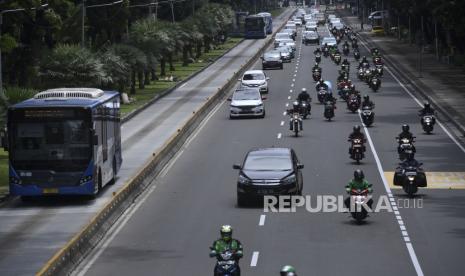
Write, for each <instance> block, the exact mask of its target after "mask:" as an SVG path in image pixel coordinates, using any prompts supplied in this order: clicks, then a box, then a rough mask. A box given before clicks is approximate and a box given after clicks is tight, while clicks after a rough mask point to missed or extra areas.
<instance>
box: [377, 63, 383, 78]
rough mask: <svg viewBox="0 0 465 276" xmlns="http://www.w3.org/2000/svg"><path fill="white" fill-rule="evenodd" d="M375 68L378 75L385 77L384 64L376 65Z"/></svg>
mask: <svg viewBox="0 0 465 276" xmlns="http://www.w3.org/2000/svg"><path fill="white" fill-rule="evenodd" d="M375 68H376V73H378V75H379V76H383V73H384V66H383V65H382V64H375Z"/></svg>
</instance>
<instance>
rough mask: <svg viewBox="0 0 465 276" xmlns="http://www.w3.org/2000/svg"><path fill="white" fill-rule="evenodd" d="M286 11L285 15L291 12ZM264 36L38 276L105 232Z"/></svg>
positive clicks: (59, 270)
mask: <svg viewBox="0 0 465 276" xmlns="http://www.w3.org/2000/svg"><path fill="white" fill-rule="evenodd" d="M292 14H293V12H291V13H290V15H289V17H288V18H290V17H291V16H292ZM286 21H287V20H284V23H283V24H282V25H281V26H280V27H279V28H278V29H277V31H276V32H278V31H279V30H280V29H281V28H282V27H284V25H285V23H286ZM276 32H275V33H274V34H273V36H271V37H269V38H267V41H266V42H265V44H264V45H263V46H262V47H261V48H260V49H259V50H258V52H257V53H256V54H255V55H254V56H253V57H252V58H251V59H250V60H249V61H248V62H246V63H245V64H243V65H242V66H241V68H240V70H238V71H237V72H235V73H234V75H233V77H232V78H231V79H229V81H228V82H227V83H226V84H225V85H223V87H221V88H219V89H218V92H217V93H216V94H215V95H213V96H212V97H211V98H207V99H206V102H205V104H204V105H203V106H202V107H200V108H199V110H197V111H194V112H193V114H192V116H191V117H190V118H189V119H188V120H187V122H186V123H185V125H184V127H182V128H180V129H178V130H177V133H175V134H173V135H172V136H171V137H170V138H169V139H168V140H167V141H166V142H165V143H164V144H163V146H162V147H161V149H160V150H159V151H158V152H154V153H153V154H152V158H151V159H150V160H148V161H147V162H146V163H145V164H144V166H143V167H142V168H141V169H140V170H139V171H138V172H137V173H136V175H135V177H133V178H132V179H130V180H128V181H127V182H126V183H125V184H124V185H123V187H122V188H121V189H120V190H119V191H117V192H115V193H114V194H113V199H112V200H110V202H108V203H107V204H105V206H104V207H103V208H102V209H101V210H100V211H99V212H98V213H97V214H96V215H95V216H94V217H93V218H92V219H91V220H90V222H89V223H87V224H86V225H85V226H84V227H83V228H82V229H81V230H80V231H79V232H78V233H77V234H76V235H75V236H74V237H73V238H72V239H71V240H70V241H69V242H68V243H67V244H66V245H65V246H64V247H63V248H61V249H60V250H59V251H58V252H57V253H56V254H55V255H54V256H53V257H52V258H51V259H50V260H49V261H48V262H47V263H46V264H45V265H44V267H42V269H41V270H40V271H39V272H38V273H37V274H36V275H40V276H52V275H67V274H69V273H71V272H72V270H73V269H74V267H75V266H76V265H77V264H79V262H81V261H82V260H83V259H84V257H85V256H86V255H87V254H88V253H89V252H90V250H91V249H92V248H93V247H95V245H96V244H97V243H98V242H99V241H100V240H101V239H102V238H103V237H104V235H105V233H106V232H107V231H108V230H109V229H110V227H111V226H112V225H113V224H114V223H115V222H116V221H117V220H118V218H119V217H120V216H121V215H122V214H123V212H124V211H125V210H126V209H127V208H128V207H129V206H130V205H131V204H132V203H133V201H134V200H135V199H136V198H137V197H138V196H139V195H140V194H141V192H142V191H144V190H145V189H146V188H147V187H148V186H149V185H150V183H151V182H152V181H153V179H154V178H155V177H156V176H157V175H158V173H160V171H161V170H162V169H163V167H165V165H166V164H167V163H168V162H169V161H170V160H171V158H172V157H173V156H174V155H175V154H176V152H177V151H178V150H179V149H180V148H181V147H182V146H183V144H184V142H185V141H186V140H187V138H188V137H189V136H190V134H191V133H192V132H193V131H195V129H196V127H197V126H198V125H199V124H200V123H201V121H202V119H203V118H205V117H206V115H207V114H208V113H209V112H210V111H211V110H212V109H213V107H214V106H216V104H218V103H219V102H220V101H222V100H224V98H225V97H226V95H227V92H228V91H229V90H230V89H231V88H233V87H234V85H235V84H236V83H237V78H239V77H240V76H241V75H242V74H243V72H244V71H245V70H247V68H249V67H250V66H251V65H253V64H254V63H255V61H256V60H257V59H258V58H259V57H260V56H261V55H262V53H263V52H264V51H265V50H266V49H267V48H268V47H269V46H270V45H271V43H272V42H273V38H274V36H275V34H276Z"/></svg>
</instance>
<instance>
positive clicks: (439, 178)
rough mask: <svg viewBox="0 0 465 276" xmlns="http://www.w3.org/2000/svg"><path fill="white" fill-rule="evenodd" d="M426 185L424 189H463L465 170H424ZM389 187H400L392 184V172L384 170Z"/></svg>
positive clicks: (464, 187) (464, 186) (464, 185)
mask: <svg viewBox="0 0 465 276" xmlns="http://www.w3.org/2000/svg"><path fill="white" fill-rule="evenodd" d="M425 174H426V179H427V180H428V187H424V189H465V172H425ZM384 177H385V178H386V179H387V181H388V183H389V186H390V187H391V189H402V187H401V186H394V181H393V179H394V172H384Z"/></svg>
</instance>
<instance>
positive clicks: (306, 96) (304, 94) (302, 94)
mask: <svg viewBox="0 0 465 276" xmlns="http://www.w3.org/2000/svg"><path fill="white" fill-rule="evenodd" d="M297 100H298V101H299V102H301V101H303V102H307V103H310V102H311V101H312V98H311V97H310V94H308V93H307V88H302V91H300V93H299V96H297Z"/></svg>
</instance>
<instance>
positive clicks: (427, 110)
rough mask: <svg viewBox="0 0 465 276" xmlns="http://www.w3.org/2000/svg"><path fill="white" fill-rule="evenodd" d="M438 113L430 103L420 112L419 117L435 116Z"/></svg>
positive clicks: (426, 103)
mask: <svg viewBox="0 0 465 276" xmlns="http://www.w3.org/2000/svg"><path fill="white" fill-rule="evenodd" d="M435 113H436V112H435V111H434V109H433V108H432V107H431V105H430V103H429V102H425V103H424V105H423V108H422V109H421V110H420V111H419V112H418V115H420V116H422V117H423V116H426V115H434V114H435Z"/></svg>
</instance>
